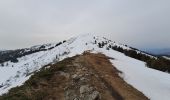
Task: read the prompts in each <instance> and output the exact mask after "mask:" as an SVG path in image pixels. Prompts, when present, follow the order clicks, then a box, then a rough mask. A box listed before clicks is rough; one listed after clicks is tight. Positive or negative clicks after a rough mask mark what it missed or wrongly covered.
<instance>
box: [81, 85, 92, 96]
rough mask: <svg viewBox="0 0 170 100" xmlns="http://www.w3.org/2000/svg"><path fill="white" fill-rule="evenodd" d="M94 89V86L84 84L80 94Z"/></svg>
mask: <svg viewBox="0 0 170 100" xmlns="http://www.w3.org/2000/svg"><path fill="white" fill-rule="evenodd" d="M91 91H93V87H89V85H83V86H81V87H80V94H83V93H87V92H91Z"/></svg>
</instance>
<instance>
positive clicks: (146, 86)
mask: <svg viewBox="0 0 170 100" xmlns="http://www.w3.org/2000/svg"><path fill="white" fill-rule="evenodd" d="M99 44H101V45H100V46H99ZM103 44H104V45H103ZM110 45H111V47H115V46H116V47H121V48H123V50H132V48H130V47H128V46H126V45H122V44H117V43H115V42H113V41H111V40H108V39H106V38H103V37H98V36H93V35H89V34H87V35H82V36H78V37H76V38H71V39H69V40H67V41H66V42H64V43H63V44H61V45H59V46H57V47H54V48H52V49H48V50H45V51H39V52H36V53H33V54H29V55H25V56H22V57H20V58H17V60H18V62H16V63H13V62H10V61H7V62H4V63H3V64H4V66H1V67H0V84H1V85H0V94H1V95H2V94H3V93H7V92H8V91H9V90H10V89H11V88H13V87H16V86H20V85H22V84H23V83H24V82H25V81H26V80H28V79H29V78H30V77H31V76H32V75H34V73H35V72H38V71H39V69H40V68H42V66H45V65H48V64H53V63H56V62H59V61H62V60H63V59H65V58H68V57H73V56H75V55H77V54H82V53H83V52H84V51H87V50H88V51H89V52H92V53H103V54H105V55H106V56H109V57H110V58H114V60H113V59H110V61H111V62H112V64H113V65H114V66H115V67H116V68H117V69H118V70H120V71H121V72H122V73H121V74H119V75H120V76H121V77H122V78H123V79H124V80H125V81H126V82H127V83H128V84H130V85H132V86H133V87H134V88H136V89H137V90H139V91H141V92H142V93H143V94H144V95H146V96H147V97H148V98H149V99H152V100H168V99H169V98H170V94H169V93H170V74H168V73H164V72H160V71H157V70H154V69H150V68H147V67H146V66H145V64H146V63H145V62H142V61H139V60H136V59H134V58H131V57H128V56H126V55H125V54H123V53H121V52H118V51H116V50H114V49H111V48H108V47H110ZM121 50H122V49H121ZM133 50H134V49H133ZM136 51H137V52H138V53H139V52H141V51H138V50H136ZM141 53H142V54H143V55H146V56H148V57H152V58H154V59H157V58H156V57H154V56H152V55H148V54H146V53H143V52H141Z"/></svg>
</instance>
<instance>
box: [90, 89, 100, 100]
mask: <svg viewBox="0 0 170 100" xmlns="http://www.w3.org/2000/svg"><path fill="white" fill-rule="evenodd" d="M99 99H100V96H99V92H98V91H94V92H93V93H92V94H91V96H90V98H89V100H99Z"/></svg>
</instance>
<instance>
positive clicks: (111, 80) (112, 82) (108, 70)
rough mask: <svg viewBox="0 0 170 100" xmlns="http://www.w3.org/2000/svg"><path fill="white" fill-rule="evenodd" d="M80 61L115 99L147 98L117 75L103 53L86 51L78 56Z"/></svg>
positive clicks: (142, 99) (136, 99)
mask: <svg viewBox="0 0 170 100" xmlns="http://www.w3.org/2000/svg"><path fill="white" fill-rule="evenodd" d="M78 59H79V61H80V62H85V66H86V67H88V68H89V69H92V70H93V71H94V73H95V74H97V75H98V76H99V78H100V80H101V82H103V83H104V84H105V86H106V87H108V90H109V92H110V94H111V95H112V96H113V98H114V99H116V100H148V98H147V97H146V96H144V95H143V94H142V93H141V92H139V91H138V90H137V89H135V88H133V87H132V86H130V85H128V84H127V83H126V82H125V81H124V80H123V79H122V78H120V77H119V76H118V73H121V72H120V71H118V70H117V69H116V68H115V67H114V66H113V65H112V64H111V62H110V61H109V59H110V58H108V57H106V56H105V55H103V54H89V53H86V54H84V55H83V56H81V57H79V58H78Z"/></svg>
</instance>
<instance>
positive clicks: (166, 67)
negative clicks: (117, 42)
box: [98, 41, 170, 73]
mask: <svg viewBox="0 0 170 100" xmlns="http://www.w3.org/2000/svg"><path fill="white" fill-rule="evenodd" d="M107 44H108V42H107V41H105V42H104V41H102V42H101V43H98V46H99V48H103V47H104V46H106V45H107ZM125 46H126V47H127V45H125ZM130 48H131V50H126V49H123V48H122V47H119V46H112V45H109V46H107V47H106V50H110V49H113V50H116V51H119V52H121V53H124V54H125V55H126V56H129V57H132V58H135V59H138V60H141V61H144V62H146V65H147V66H148V67H149V68H153V69H156V70H160V71H163V72H169V73H170V60H167V59H165V58H163V57H157V59H156V58H153V57H150V56H148V55H151V54H148V53H145V52H144V53H145V54H142V53H140V52H137V51H139V50H138V49H135V48H132V47H130ZM147 54H148V55H147ZM151 56H153V55H151Z"/></svg>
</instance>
